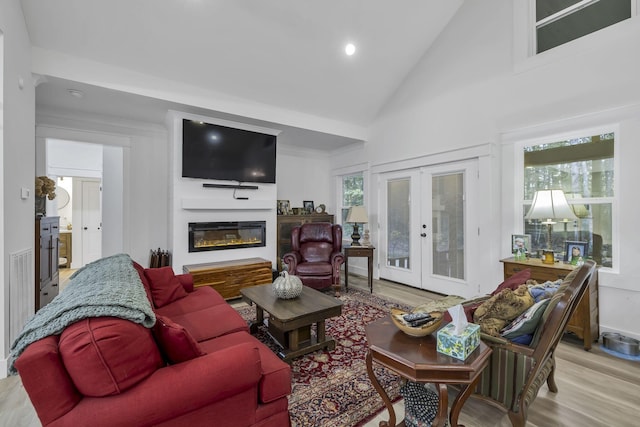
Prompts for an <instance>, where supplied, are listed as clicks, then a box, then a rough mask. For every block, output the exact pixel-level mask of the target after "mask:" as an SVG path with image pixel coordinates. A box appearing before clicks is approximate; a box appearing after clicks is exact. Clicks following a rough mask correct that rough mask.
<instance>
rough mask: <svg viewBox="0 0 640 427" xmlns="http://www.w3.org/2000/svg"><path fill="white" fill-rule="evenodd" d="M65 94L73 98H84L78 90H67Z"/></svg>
mask: <svg viewBox="0 0 640 427" xmlns="http://www.w3.org/2000/svg"><path fill="white" fill-rule="evenodd" d="M67 92H69V95H71V96H73V97H74V98H84V92H83V91H81V90H78V89H67Z"/></svg>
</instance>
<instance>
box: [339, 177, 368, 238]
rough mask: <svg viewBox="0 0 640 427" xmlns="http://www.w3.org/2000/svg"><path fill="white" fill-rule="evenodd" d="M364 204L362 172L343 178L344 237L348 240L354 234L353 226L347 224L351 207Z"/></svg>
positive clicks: (342, 212) (342, 211) (342, 209)
mask: <svg viewBox="0 0 640 427" xmlns="http://www.w3.org/2000/svg"><path fill="white" fill-rule="evenodd" d="M363 204H364V177H363V174H362V172H359V173H356V174H351V175H344V176H343V177H342V201H341V214H342V236H343V238H344V239H345V240H346V239H347V237H348V236H351V234H352V233H353V225H351V224H347V215H348V214H349V208H350V207H351V206H362V205H363Z"/></svg>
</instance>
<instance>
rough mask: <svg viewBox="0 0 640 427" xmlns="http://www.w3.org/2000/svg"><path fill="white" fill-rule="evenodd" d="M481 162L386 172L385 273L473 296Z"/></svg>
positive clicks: (383, 180)
mask: <svg viewBox="0 0 640 427" xmlns="http://www.w3.org/2000/svg"><path fill="white" fill-rule="evenodd" d="M476 183H477V161H467V162H460V163H450V164H444V165H438V166H429V167H423V168H420V169H414V170H410V171H403V172H394V173H389V174H384V175H382V176H381V185H380V190H381V194H380V202H381V203H380V205H381V206H380V227H381V232H380V237H381V239H380V240H381V241H380V246H381V248H380V252H379V256H380V277H382V278H385V279H389V280H393V281H396V282H400V283H404V284H407V285H411V286H414V287H418V288H421V289H426V290H429V291H432V292H438V293H442V294H447V295H451V294H455V295H461V296H471V295H472V294H473V290H472V289H471V286H470V285H469V277H470V275H472V271H470V270H471V269H472V268H473V266H472V264H473V263H470V262H469V261H470V258H469V254H470V253H473V251H474V250H477V249H478V248H477V241H478V231H477V224H476V221H475V220H474V217H473V215H469V214H468V212H472V211H473V209H472V206H474V203H476V202H475V198H476V193H477V191H475V188H476Z"/></svg>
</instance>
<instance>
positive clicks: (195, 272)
mask: <svg viewBox="0 0 640 427" xmlns="http://www.w3.org/2000/svg"><path fill="white" fill-rule="evenodd" d="M182 271H183V272H185V273H189V274H191V275H192V276H193V285H194V286H195V287H199V286H211V287H212V288H213V289H215V290H216V291H218V293H219V294H220V295H222V297H223V298H225V299H233V298H239V297H240V296H241V295H240V289H242V288H246V287H249V286H256V285H264V284H267V283H271V282H272V269H271V262H270V261H267V260H266V259H262V258H247V259H237V260H231V261H219V262H210V263H204V264H191V265H185V266H184V267H183V268H182Z"/></svg>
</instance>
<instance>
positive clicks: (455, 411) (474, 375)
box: [365, 316, 491, 427]
mask: <svg viewBox="0 0 640 427" xmlns="http://www.w3.org/2000/svg"><path fill="white" fill-rule="evenodd" d="M365 330H366V334H367V342H368V345H369V352H368V353H367V373H368V374H369V379H370V380H371V382H372V383H373V386H374V387H375V389H376V390H377V391H378V393H379V394H380V396H381V397H382V400H383V401H384V404H385V406H386V407H387V410H388V411H389V421H388V422H385V421H381V422H380V426H381V427H382V426H395V425H396V414H395V411H394V410H393V404H392V403H391V400H390V399H389V396H388V395H387V393H386V392H385V391H384V389H383V388H382V386H381V385H380V382H379V381H378V379H377V378H376V376H375V374H374V373H373V362H374V361H375V362H377V363H379V364H381V365H383V366H385V367H386V368H388V369H390V370H392V371H393V372H395V373H397V374H399V375H401V376H403V377H405V378H408V379H409V380H411V381H416V382H421V383H428V382H430V383H435V384H436V386H437V388H438V393H439V397H440V402H439V404H438V415H437V416H436V418H435V420H434V421H433V426H434V427H435V426H444V425H445V423H446V420H447V409H448V396H449V395H448V391H447V384H459V385H461V386H462V388H461V389H460V393H458V396H457V397H456V399H455V400H454V402H453V406H452V407H451V414H450V423H451V426H453V427H455V426H458V416H459V415H460V410H461V409H462V406H463V405H464V402H465V401H466V400H467V398H468V397H469V395H470V394H471V392H472V391H473V389H474V387H475V384H476V383H477V382H478V380H479V379H480V374H481V373H482V370H483V369H484V368H485V367H486V366H487V364H488V363H489V356H490V355H491V348H489V347H487V346H486V345H485V344H484V343H482V342H481V343H480V346H478V348H477V349H476V350H475V351H474V352H473V353H471V355H470V356H469V357H467V359H466V360H464V361H462V360H458V359H455V358H453V357H450V356H447V355H446V354H441V353H438V351H437V350H436V334H435V333H434V334H432V335H428V336H426V337H421V338H416V337H411V336H409V335H407V334H405V333H404V332H402V331H401V330H399V329H398V328H397V327H396V326H395V325H394V324H393V322H392V321H391V317H390V316H386V317H383V318H382V319H378V320H376V321H375V322H372V323H370V324H368V325H367V326H365ZM398 425H399V426H404V421H403V422H401V423H400V424H398Z"/></svg>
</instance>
